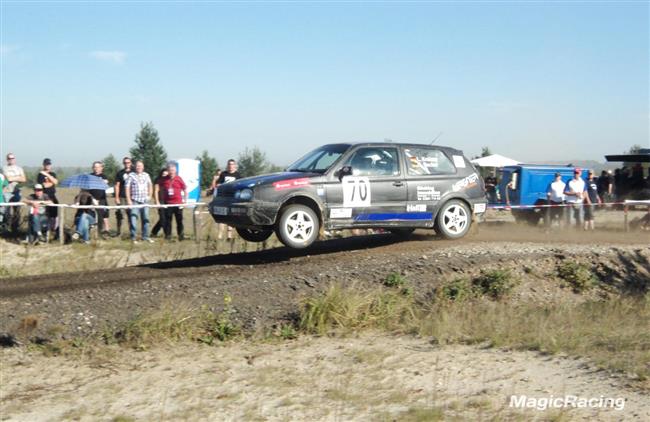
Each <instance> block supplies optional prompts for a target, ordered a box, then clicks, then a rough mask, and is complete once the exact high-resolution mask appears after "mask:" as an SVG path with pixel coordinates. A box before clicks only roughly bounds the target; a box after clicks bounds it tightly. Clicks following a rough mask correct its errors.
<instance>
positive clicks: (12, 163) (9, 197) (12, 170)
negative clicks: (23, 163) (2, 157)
mask: <svg viewBox="0 0 650 422" xmlns="http://www.w3.org/2000/svg"><path fill="white" fill-rule="evenodd" d="M2 173H3V174H4V176H5V180H6V181H7V184H6V185H5V187H4V189H3V190H2V194H3V197H4V198H3V199H4V201H3V202H20V198H21V197H20V185H21V183H25V182H27V178H26V177H25V171H24V170H23V168H22V167H20V166H19V165H17V164H16V155H15V154H14V153H12V152H10V153H9V154H7V165H6V166H5V168H4V169H3V170H2ZM4 218H5V219H6V221H8V222H10V228H11V231H12V233H14V234H17V233H18V227H19V226H20V207H7V208H6V210H5V216H4Z"/></svg>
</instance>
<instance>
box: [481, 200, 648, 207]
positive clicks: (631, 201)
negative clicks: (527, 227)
mask: <svg viewBox="0 0 650 422" xmlns="http://www.w3.org/2000/svg"><path fill="white" fill-rule="evenodd" d="M574 205H596V206H599V207H604V206H607V205H627V206H630V205H632V206H634V205H641V206H643V205H648V206H650V200H639V201H636V200H628V199H626V200H625V201H619V202H601V203H597V204H584V203H582V202H576V203H572V202H565V203H562V204H538V205H488V209H493V210H495V209H497V210H498V209H506V210H510V209H526V208H562V207H572V206H574Z"/></svg>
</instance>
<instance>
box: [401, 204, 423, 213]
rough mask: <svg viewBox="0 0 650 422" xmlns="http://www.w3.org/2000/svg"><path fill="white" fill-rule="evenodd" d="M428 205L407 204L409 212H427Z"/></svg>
mask: <svg viewBox="0 0 650 422" xmlns="http://www.w3.org/2000/svg"><path fill="white" fill-rule="evenodd" d="M426 210H427V204H406V211H407V212H425V211H426Z"/></svg>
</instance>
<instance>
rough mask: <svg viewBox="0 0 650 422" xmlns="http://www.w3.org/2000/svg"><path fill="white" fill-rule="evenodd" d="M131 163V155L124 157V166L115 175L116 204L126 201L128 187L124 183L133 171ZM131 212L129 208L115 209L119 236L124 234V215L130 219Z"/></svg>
mask: <svg viewBox="0 0 650 422" xmlns="http://www.w3.org/2000/svg"><path fill="white" fill-rule="evenodd" d="M131 163H132V162H131V157H124V158H122V165H123V166H124V167H123V168H122V169H121V170H120V171H118V172H117V174H116V175H115V205H123V204H124V203H126V188H125V187H124V184H125V183H126V181H127V179H128V178H129V175H130V174H131V172H132V171H133V166H132V164H131ZM122 211H124V214H122ZM130 212H131V210H130V209H128V208H127V209H125V210H121V209H117V210H115V218H116V219H117V236H119V235H121V234H122V221H124V216H125V215H126V220H127V221H129V220H130V216H129V214H130Z"/></svg>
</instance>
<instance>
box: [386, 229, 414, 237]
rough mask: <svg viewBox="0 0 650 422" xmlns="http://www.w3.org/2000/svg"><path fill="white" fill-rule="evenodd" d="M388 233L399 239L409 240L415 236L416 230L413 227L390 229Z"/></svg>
mask: <svg viewBox="0 0 650 422" xmlns="http://www.w3.org/2000/svg"><path fill="white" fill-rule="evenodd" d="M388 231H389V232H390V234H392V235H393V236H395V237H396V238H398V239H408V238H409V237H410V236H411V235H412V234H413V232H414V231H415V229H414V228H413V227H409V228H402V229H389V230H388Z"/></svg>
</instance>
